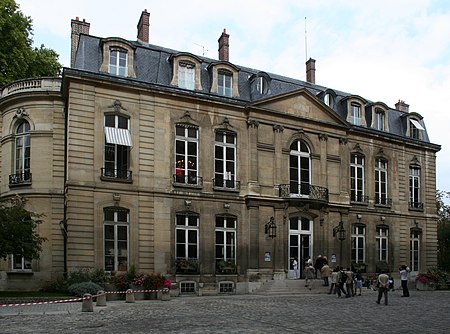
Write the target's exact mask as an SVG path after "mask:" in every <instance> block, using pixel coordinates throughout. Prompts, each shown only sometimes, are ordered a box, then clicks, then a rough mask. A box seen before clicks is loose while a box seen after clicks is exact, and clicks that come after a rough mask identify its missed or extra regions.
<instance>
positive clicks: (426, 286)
mask: <svg viewBox="0 0 450 334" xmlns="http://www.w3.org/2000/svg"><path fill="white" fill-rule="evenodd" d="M416 290H419V291H433V290H436V286H435V285H431V284H429V283H423V282H420V281H416Z"/></svg>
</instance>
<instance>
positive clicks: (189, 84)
mask: <svg viewBox="0 0 450 334" xmlns="http://www.w3.org/2000/svg"><path fill="white" fill-rule="evenodd" d="M178 87H180V88H186V89H191V90H193V89H195V65H194V64H193V63H190V62H180V63H179V64H178Z"/></svg>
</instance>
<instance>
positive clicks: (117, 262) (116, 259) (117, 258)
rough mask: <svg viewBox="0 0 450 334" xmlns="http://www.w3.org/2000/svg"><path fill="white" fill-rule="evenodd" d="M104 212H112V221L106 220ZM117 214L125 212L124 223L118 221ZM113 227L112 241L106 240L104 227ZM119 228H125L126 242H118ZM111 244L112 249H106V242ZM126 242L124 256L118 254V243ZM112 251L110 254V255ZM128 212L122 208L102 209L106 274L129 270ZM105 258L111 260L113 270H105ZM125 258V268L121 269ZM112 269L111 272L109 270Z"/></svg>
mask: <svg viewBox="0 0 450 334" xmlns="http://www.w3.org/2000/svg"><path fill="white" fill-rule="evenodd" d="M106 210H111V211H113V212H114V214H113V216H114V218H113V221H109V220H106ZM119 212H122V213H125V212H126V221H119ZM107 226H109V227H111V226H112V227H113V239H106V227H107ZM119 228H125V229H126V233H127V235H126V240H119ZM111 241H112V242H113V248H109V249H107V242H111ZM124 241H125V242H126V251H125V254H123V252H120V254H119V250H121V249H119V243H120V242H124ZM111 251H112V254H111ZM129 253H130V212H129V210H127V209H123V208H111V207H109V208H104V209H103V254H104V257H103V261H104V263H103V268H105V271H107V272H112V271H114V272H117V271H127V270H128V269H129V263H130V254H129ZM107 257H112V258H113V268H107V262H108V261H107V260H106V258H107ZM123 258H125V268H124V267H121V266H122V265H123V263H121V262H122V261H123V260H122V259H123ZM111 269H112V270H111Z"/></svg>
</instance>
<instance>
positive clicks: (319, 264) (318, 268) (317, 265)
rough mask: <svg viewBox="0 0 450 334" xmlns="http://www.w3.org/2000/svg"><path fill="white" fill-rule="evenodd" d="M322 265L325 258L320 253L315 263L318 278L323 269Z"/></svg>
mask: <svg viewBox="0 0 450 334" xmlns="http://www.w3.org/2000/svg"><path fill="white" fill-rule="evenodd" d="M322 267H323V258H322V255H320V254H319V255H317V258H316V262H315V263H314V269H315V271H316V278H317V275H318V273H320V270H321V269H322Z"/></svg>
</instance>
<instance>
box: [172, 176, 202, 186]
mask: <svg viewBox="0 0 450 334" xmlns="http://www.w3.org/2000/svg"><path fill="white" fill-rule="evenodd" d="M173 183H174V184H175V185H186V186H196V187H201V186H203V178H202V177H200V176H197V175H192V174H191V175H189V174H188V175H186V174H173Z"/></svg>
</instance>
